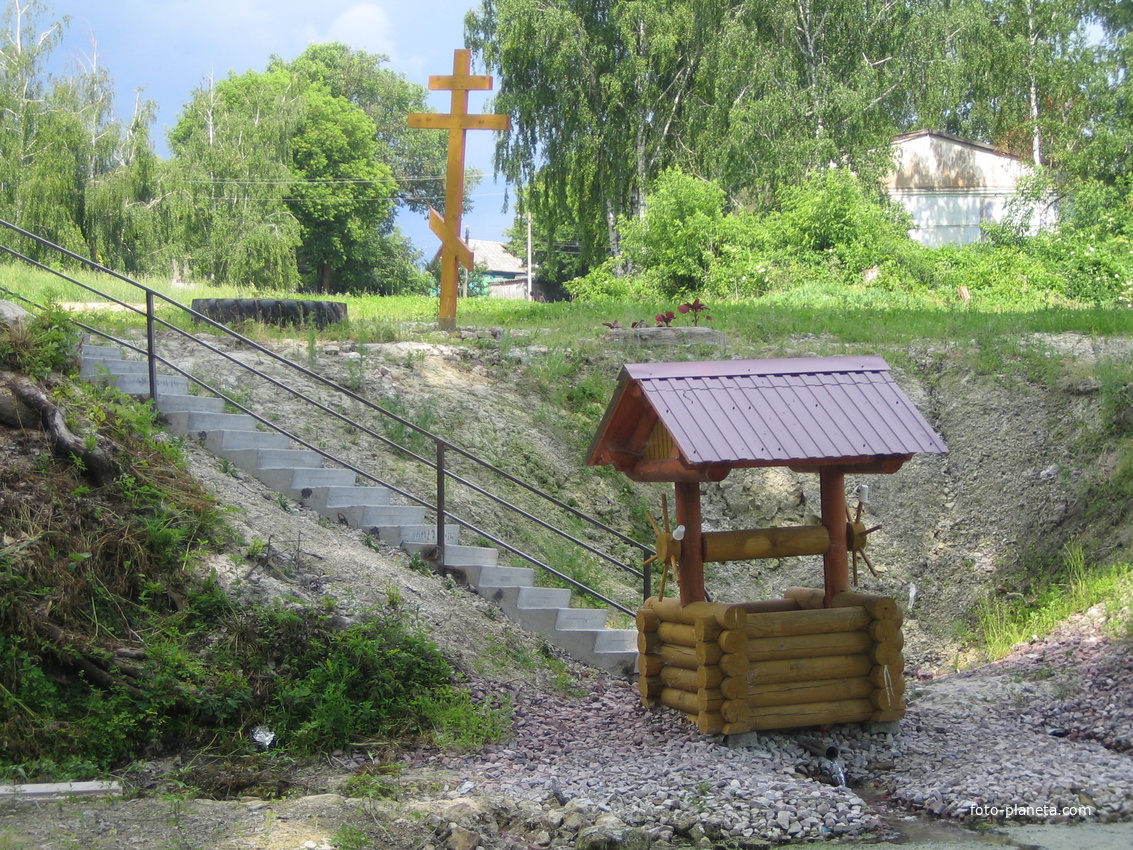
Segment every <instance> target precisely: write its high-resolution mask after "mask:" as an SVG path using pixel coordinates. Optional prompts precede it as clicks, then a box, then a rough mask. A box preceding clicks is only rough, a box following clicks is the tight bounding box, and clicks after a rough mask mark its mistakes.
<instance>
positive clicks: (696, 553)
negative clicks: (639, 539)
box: [674, 481, 844, 605]
mask: <svg viewBox="0 0 1133 850" xmlns="http://www.w3.org/2000/svg"><path fill="white" fill-rule="evenodd" d="M674 489H675V501H676V514H677V525H683V526H684V527H685V537H684V540H683V541H682V543H681V559H680V561H679V562H678V563H677V573H678V576H679V579H680V583H681V604H682V605H688V604H689V603H690V602H704V601H706V600H707V598H708V597H707V595H706V594H705V593H704V554H703V552H704V550H703V542H702V540H701V530H700V529H701V523H702V517H701V513H700V484H699V483H696V482H686V481H679V482H677V483H676V484H675V485H674ZM843 533H844V532H843Z"/></svg>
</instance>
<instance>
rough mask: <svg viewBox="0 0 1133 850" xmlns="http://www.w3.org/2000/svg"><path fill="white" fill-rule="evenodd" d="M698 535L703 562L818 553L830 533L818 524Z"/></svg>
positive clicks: (828, 544) (826, 546) (825, 546)
mask: <svg viewBox="0 0 1133 850" xmlns="http://www.w3.org/2000/svg"><path fill="white" fill-rule="evenodd" d="M701 536H702V539H703V540H704V560H705V561H706V562H717V561H754V560H757V559H762V558H793V557H799V556H802V555H821V554H823V553H824V552H825V551H826V550H827V549H828V548H829V546H830V536H829V534H827V532H826V529H825V528H824V527H823V526H821V525H802V526H794V527H787V528H750V529H746V530H743V531H706V532H704V533H703V534H702V535H701Z"/></svg>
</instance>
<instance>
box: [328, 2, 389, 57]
mask: <svg viewBox="0 0 1133 850" xmlns="http://www.w3.org/2000/svg"><path fill="white" fill-rule="evenodd" d="M326 41H341V42H342V43H343V44H347V45H349V46H350V47H354V48H357V49H359V50H365V51H367V52H369V53H384V54H385V55H386V56H388V57H390V59H391V60H395V59H396V58H397V49H396V47H395V46H394V41H393V25H392V24H391V23H390V19H389V15H387V14H386V12H385V10H384V9H382V8H381V7H380V6H375V5H374V4H373V3H359V4H358V5H356V6H351V7H350V8H349V9H347V10H346V11H345V12H343V13H342V14H341V15H339V16H338V17H337V18H335V19H334V20H333V21H332V22H331V24H330V26H329V27H328V28H327V31H326Z"/></svg>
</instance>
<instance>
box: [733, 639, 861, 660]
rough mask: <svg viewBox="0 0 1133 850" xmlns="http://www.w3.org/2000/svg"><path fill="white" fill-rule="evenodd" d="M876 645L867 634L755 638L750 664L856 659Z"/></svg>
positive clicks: (750, 647) (749, 647)
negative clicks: (827, 657)
mask: <svg viewBox="0 0 1133 850" xmlns="http://www.w3.org/2000/svg"><path fill="white" fill-rule="evenodd" d="M873 645H874V644H873V639H872V638H871V637H870V636H869V635H868V634H866V633H865V632H834V633H832V634H806V635H787V636H785V637H766V638H755V639H752V640H749V641H748V642H747V657H748V660H749V661H779V660H783V659H790V658H820V657H822V656H824V655H856V654H858V653H864V652H868V651H869V650H870V649H871V648H872V647H873Z"/></svg>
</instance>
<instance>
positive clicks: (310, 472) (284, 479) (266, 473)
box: [255, 466, 354, 499]
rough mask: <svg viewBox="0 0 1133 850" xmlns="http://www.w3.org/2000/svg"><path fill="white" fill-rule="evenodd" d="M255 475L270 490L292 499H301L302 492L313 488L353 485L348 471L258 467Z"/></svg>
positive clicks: (351, 476) (352, 475) (351, 474)
mask: <svg viewBox="0 0 1133 850" xmlns="http://www.w3.org/2000/svg"><path fill="white" fill-rule="evenodd" d="M255 474H256V478H258V479H260V481H262V482H263V483H264V484H266V485H267V486H268V487H270V488H271V489H272V490H275V491H277V492H279V493H283V494H285V495H287V496H290V497H291V498H293V499H302V498H303V495H304V491H306V490H313V489H314V488H315V487H348V486H350V485H351V484H353V483H354V473H353V472H351V471H350V470H349V469H323V468H318V469H292V468H291V467H286V466H281V467H275V468H272V467H260V468H259V469H257V470H256V472H255Z"/></svg>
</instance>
